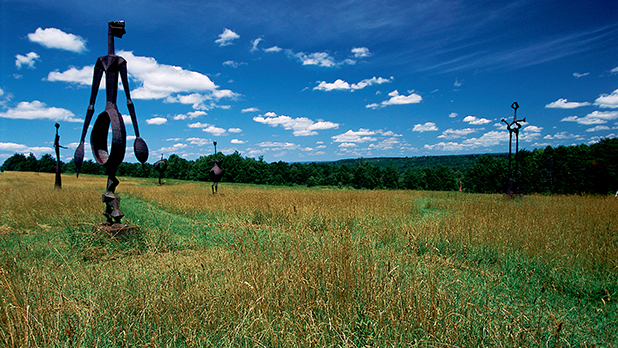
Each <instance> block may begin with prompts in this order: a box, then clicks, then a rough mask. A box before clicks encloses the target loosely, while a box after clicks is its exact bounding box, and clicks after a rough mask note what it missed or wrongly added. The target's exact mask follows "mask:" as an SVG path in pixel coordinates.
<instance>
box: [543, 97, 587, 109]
mask: <svg viewBox="0 0 618 348" xmlns="http://www.w3.org/2000/svg"><path fill="white" fill-rule="evenodd" d="M588 105H590V103H588V102H581V103H579V102H567V100H566V99H564V98H560V99H558V100H556V101H555V102H552V103H549V104H547V105H545V108H548V109H575V108H578V107H581V106H588Z"/></svg>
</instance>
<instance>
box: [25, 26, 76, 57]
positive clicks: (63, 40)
mask: <svg viewBox="0 0 618 348" xmlns="http://www.w3.org/2000/svg"><path fill="white" fill-rule="evenodd" d="M28 39H29V40H30V41H32V42H36V43H38V44H41V45H43V46H44V47H47V48H57V49H61V50H66V51H71V52H75V53H81V52H85V51H86V40H84V39H82V38H81V37H79V36H76V35H73V34H67V33H65V32H63V31H62V30H60V29H56V28H47V29H41V28H37V30H35V31H34V33H30V34H28Z"/></svg>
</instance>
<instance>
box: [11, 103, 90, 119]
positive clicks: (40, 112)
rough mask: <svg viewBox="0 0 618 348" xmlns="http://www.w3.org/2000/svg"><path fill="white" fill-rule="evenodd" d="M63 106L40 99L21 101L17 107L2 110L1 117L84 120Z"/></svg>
mask: <svg viewBox="0 0 618 348" xmlns="http://www.w3.org/2000/svg"><path fill="white" fill-rule="evenodd" d="M74 116H75V115H74V114H73V113H72V112H71V111H69V110H67V109H62V108H55V107H48V106H47V105H45V103H42V102H40V101H38V100H34V101H32V102H21V103H19V104H17V107H15V108H12V109H8V110H7V111H5V112H0V117H2V118H11V119H23V120H40V119H49V120H52V121H57V122H58V121H66V122H83V120H82V119H79V118H76V117H74Z"/></svg>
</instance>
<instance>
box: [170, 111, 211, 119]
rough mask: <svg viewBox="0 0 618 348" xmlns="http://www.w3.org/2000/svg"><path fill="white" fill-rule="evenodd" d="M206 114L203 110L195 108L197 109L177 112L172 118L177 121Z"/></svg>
mask: <svg viewBox="0 0 618 348" xmlns="http://www.w3.org/2000/svg"><path fill="white" fill-rule="evenodd" d="M205 115H207V113H206V112H205V111H201V110H197V111H191V112H188V113H186V114H178V115H175V116H174V120H176V121H179V120H192V119H194V118H198V117H200V116H205Z"/></svg>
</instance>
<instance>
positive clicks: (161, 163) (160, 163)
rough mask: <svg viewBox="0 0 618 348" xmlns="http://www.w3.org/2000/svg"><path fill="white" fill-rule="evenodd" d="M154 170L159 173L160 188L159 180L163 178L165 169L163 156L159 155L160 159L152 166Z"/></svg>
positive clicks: (165, 162) (165, 164) (165, 163)
mask: <svg viewBox="0 0 618 348" xmlns="http://www.w3.org/2000/svg"><path fill="white" fill-rule="evenodd" d="M154 168H155V169H156V171H157V172H159V186H161V185H162V184H161V178H162V177H163V173H165V170H166V169H167V161H166V160H164V159H163V155H161V159H160V160H158V161H156V162H155V164H154Z"/></svg>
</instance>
